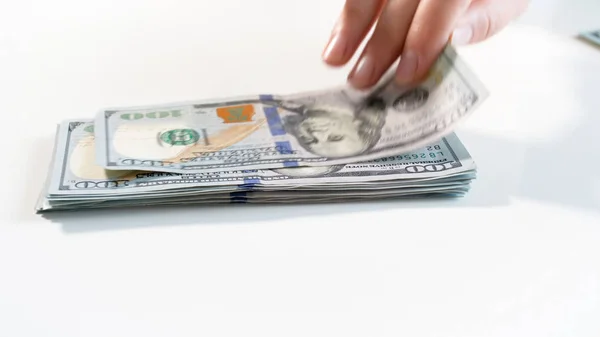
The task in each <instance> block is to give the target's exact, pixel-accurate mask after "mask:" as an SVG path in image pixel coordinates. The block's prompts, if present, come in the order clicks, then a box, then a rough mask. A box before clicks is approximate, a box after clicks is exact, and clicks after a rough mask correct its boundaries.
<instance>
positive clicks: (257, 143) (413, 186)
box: [36, 47, 487, 212]
mask: <svg viewBox="0 0 600 337" xmlns="http://www.w3.org/2000/svg"><path fill="white" fill-rule="evenodd" d="M486 97H487V91H486V90H485V88H484V86H483V85H482V84H481V83H480V82H479V81H478V80H477V78H476V77H475V76H474V75H473V73H472V72H470V71H469V70H468V68H467V67H466V66H465V65H464V63H463V62H462V61H461V60H460V59H459V58H458V56H457V55H456V53H455V52H454V50H453V49H451V47H448V48H447V49H446V50H445V51H444V53H443V55H442V56H441V57H440V58H439V59H438V61H437V63H436V64H435V66H434V67H433V69H432V71H431V72H430V75H429V77H428V78H427V79H426V80H425V81H423V82H422V83H421V84H420V85H419V86H417V87H411V88H403V87H399V86H397V85H395V84H394V82H393V71H390V72H388V73H387V74H386V75H385V76H384V77H383V79H382V81H381V82H380V83H379V84H378V85H377V86H375V87H374V88H373V89H371V90H370V91H367V92H363V91H355V90H353V89H352V88H350V87H347V86H344V87H340V88H333V89H329V90H321V91H314V92H309V93H301V94H295V95H286V96H274V95H260V96H251V97H240V98H232V99H226V100H224V99H219V100H203V101H195V102H182V103H172V104H164V105H157V106H145V107H144V106H141V107H127V108H112V109H105V110H102V111H100V112H99V113H98V115H97V116H96V118H95V119H94V120H92V119H81V120H70V121H65V122H63V123H61V124H60V125H59V127H58V129H57V135H56V142H55V150H54V155H53V161H52V164H51V169H50V172H49V175H48V179H47V181H46V185H45V187H44V190H43V192H42V194H41V196H40V199H39V201H38V204H37V207H36V211H38V212H49V211H62V210H83V209H93V208H116V207H132V206H153V205H156V206H165V205H186V204H231V203H251V204H298V203H331V202H350V201H366V200H376V199H387V200H389V199H407V198H409V199H412V198H427V197H460V196H463V195H464V194H465V193H467V192H468V191H469V188H470V184H471V181H472V180H473V179H474V178H475V172H476V167H475V163H474V161H473V159H472V158H471V156H470V155H469V153H468V151H467V150H466V149H465V147H464V146H463V144H462V143H461V142H460V140H459V139H458V137H457V136H456V134H454V133H453V131H452V130H453V129H454V127H455V126H456V125H457V123H459V122H461V121H462V120H464V119H465V118H466V117H467V116H468V115H469V114H470V113H471V112H472V111H473V110H475V109H476V108H477V107H478V106H479V105H480V104H481V102H482V101H483V100H484V99H485V98H486Z"/></svg>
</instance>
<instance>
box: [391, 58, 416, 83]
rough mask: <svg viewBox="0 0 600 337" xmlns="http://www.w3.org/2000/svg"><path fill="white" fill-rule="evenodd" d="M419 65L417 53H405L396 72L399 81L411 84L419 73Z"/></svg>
mask: <svg viewBox="0 0 600 337" xmlns="http://www.w3.org/2000/svg"><path fill="white" fill-rule="evenodd" d="M417 63H418V60H417V54H416V53H415V52H413V51H410V50H409V51H407V52H405V53H404V54H403V55H402V57H400V64H399V65H398V71H397V72H396V77H397V79H398V80H399V81H400V82H403V83H407V82H411V81H412V80H413V77H414V76H415V72H416V71H417Z"/></svg>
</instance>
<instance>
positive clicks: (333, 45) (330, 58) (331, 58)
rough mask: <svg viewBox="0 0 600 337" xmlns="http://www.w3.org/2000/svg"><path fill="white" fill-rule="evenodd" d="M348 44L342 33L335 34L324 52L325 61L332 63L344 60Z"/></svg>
mask: <svg viewBox="0 0 600 337" xmlns="http://www.w3.org/2000/svg"><path fill="white" fill-rule="evenodd" d="M346 44H347V43H346V41H345V39H344V38H343V37H342V36H341V34H335V35H334V36H333V37H332V38H331V40H330V41H329V43H328V44H327V47H325V51H324V52H323V58H324V59H325V61H327V62H331V63H339V62H342V59H343V58H344V56H345V54H346Z"/></svg>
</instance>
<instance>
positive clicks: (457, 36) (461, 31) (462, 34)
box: [450, 27, 473, 46]
mask: <svg viewBox="0 0 600 337" xmlns="http://www.w3.org/2000/svg"><path fill="white" fill-rule="evenodd" d="M471 38H473V30H472V29H471V28H470V27H460V28H456V29H455V30H454V32H452V38H451V40H450V42H451V43H452V44H453V45H455V46H461V45H465V44H468V43H469V42H471Z"/></svg>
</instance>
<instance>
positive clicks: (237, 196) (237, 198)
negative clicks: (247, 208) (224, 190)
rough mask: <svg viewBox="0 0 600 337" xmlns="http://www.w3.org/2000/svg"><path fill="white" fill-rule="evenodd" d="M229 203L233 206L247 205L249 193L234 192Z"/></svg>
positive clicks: (230, 194) (230, 195)
mask: <svg viewBox="0 0 600 337" xmlns="http://www.w3.org/2000/svg"><path fill="white" fill-rule="evenodd" d="M229 201H230V203H232V204H240V203H242V204H245V203H246V202H248V193H247V192H232V193H229Z"/></svg>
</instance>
